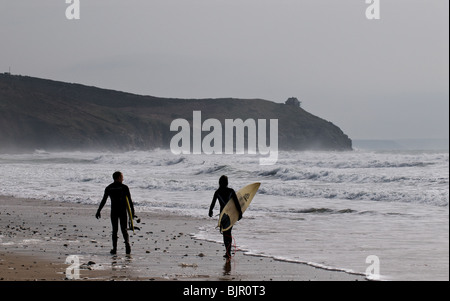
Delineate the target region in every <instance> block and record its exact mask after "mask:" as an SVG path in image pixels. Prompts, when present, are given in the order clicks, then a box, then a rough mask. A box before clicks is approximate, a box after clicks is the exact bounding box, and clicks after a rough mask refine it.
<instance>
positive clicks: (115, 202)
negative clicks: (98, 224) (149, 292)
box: [95, 171, 136, 255]
mask: <svg viewBox="0 0 450 301" xmlns="http://www.w3.org/2000/svg"><path fill="white" fill-rule="evenodd" d="M113 179H114V183H112V184H110V185H108V186H107V187H106V188H105V193H104V195H103V199H102V201H101V202H100V206H99V208H98V210H97V213H96V214H95V217H96V218H97V219H99V218H100V217H101V215H100V211H101V210H102V208H103V206H105V203H106V200H107V199H108V197H110V198H111V225H112V245H113V248H112V250H111V252H110V253H111V254H113V255H114V254H116V253H117V239H118V237H117V233H118V231H119V221H120V230H121V232H122V236H123V239H124V241H125V252H126V254H131V247H130V242H129V236H128V232H127V221H128V217H127V209H128V206H129V208H130V210H131V213H132V216H131V217H130V218H135V217H136V216H135V215H134V206H133V201H132V200H131V195H130V189H129V188H128V186H127V185H124V184H123V183H122V182H123V174H122V173H121V172H120V171H116V172H115V173H114V174H113Z"/></svg>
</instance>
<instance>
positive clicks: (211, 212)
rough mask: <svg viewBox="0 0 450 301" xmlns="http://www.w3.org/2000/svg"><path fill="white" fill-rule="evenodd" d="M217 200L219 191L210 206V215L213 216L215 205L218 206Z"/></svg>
mask: <svg viewBox="0 0 450 301" xmlns="http://www.w3.org/2000/svg"><path fill="white" fill-rule="evenodd" d="M216 201H217V192H215V193H214V197H213V199H212V202H211V206H209V217H212V216H213V209H214V206H216Z"/></svg>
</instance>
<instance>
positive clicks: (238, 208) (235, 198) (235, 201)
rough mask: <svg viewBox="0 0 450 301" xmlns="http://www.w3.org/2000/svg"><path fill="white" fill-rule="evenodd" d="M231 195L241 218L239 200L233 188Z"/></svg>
mask: <svg viewBox="0 0 450 301" xmlns="http://www.w3.org/2000/svg"><path fill="white" fill-rule="evenodd" d="M231 197H232V198H233V201H234V205H235V206H236V209H237V211H238V212H239V219H241V218H242V209H241V204H239V200H238V198H237V195H236V192H235V191H234V190H233V194H232V196H231Z"/></svg>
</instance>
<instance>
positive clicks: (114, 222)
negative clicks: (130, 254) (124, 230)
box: [110, 212, 119, 254]
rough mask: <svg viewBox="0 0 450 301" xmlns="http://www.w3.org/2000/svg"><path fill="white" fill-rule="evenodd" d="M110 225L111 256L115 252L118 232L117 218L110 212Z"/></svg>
mask: <svg viewBox="0 0 450 301" xmlns="http://www.w3.org/2000/svg"><path fill="white" fill-rule="evenodd" d="M111 225H112V245H113V248H112V250H111V252H110V253H111V254H116V252H117V232H118V231H119V217H118V216H117V215H116V214H114V213H113V212H111Z"/></svg>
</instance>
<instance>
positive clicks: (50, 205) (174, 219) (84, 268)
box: [0, 196, 365, 281]
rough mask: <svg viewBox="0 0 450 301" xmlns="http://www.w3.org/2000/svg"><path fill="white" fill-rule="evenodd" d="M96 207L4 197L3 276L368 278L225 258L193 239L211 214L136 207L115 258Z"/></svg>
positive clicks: (0, 226)
mask: <svg viewBox="0 0 450 301" xmlns="http://www.w3.org/2000/svg"><path fill="white" fill-rule="evenodd" d="M96 210H97V206H91V205H83V204H73V203H63V202H56V201H43V200H36V199H19V198H13V197H5V196H1V197H0V280H3V281H16V280H21V281H22V280H30V281H34V280H37V281H42V280H52V281H55V280H56V281H75V280H150V281H161V280H181V281H198V280H200V281H205V280H207V281H221V280H232V281H238V280H243V281H271V280H273V281H280V280H282V281H285V280H286V281H302V280H304V281H309V280H311V281H340V280H343V281H355V280H358V281H363V280H365V277H364V276H360V275H354V274H348V273H344V272H340V271H330V270H324V269H320V268H315V267H312V266H309V265H306V264H299V263H290V262H283V261H278V260H275V259H272V258H268V257H257V256H250V255H245V254H244V253H243V252H241V251H238V252H236V254H235V255H234V256H233V258H232V259H231V260H226V259H224V258H223V257H222V256H223V254H224V247H223V245H222V244H218V243H214V242H208V241H202V240H196V239H194V238H193V237H192V234H194V233H196V232H197V229H198V227H200V226H203V225H205V224H208V223H212V220H211V219H208V218H205V219H195V218H189V217H180V216H175V215H170V214H161V213H149V212H137V215H138V216H139V218H140V219H141V223H139V224H137V226H138V227H140V230H138V231H136V232H135V234H132V233H131V232H129V233H130V242H131V245H132V254H131V255H125V247H124V244H123V240H122V237H121V233H120V231H119V243H118V250H117V255H116V256H112V255H110V254H109V251H110V249H111V224H110V220H109V207H108V205H107V206H105V208H104V209H103V211H102V217H101V219H99V220H97V219H96V218H95V217H94V215H95V212H96ZM69 256H71V257H69ZM71 258H76V259H78V261H79V265H80V267H79V269H78V271H79V275H77V274H75V273H74V271H75V270H74V269H72V267H73V264H71V263H73V261H67V260H68V259H71ZM66 262H67V263H66ZM67 269H69V272H70V273H69V274H66V270H67Z"/></svg>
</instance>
